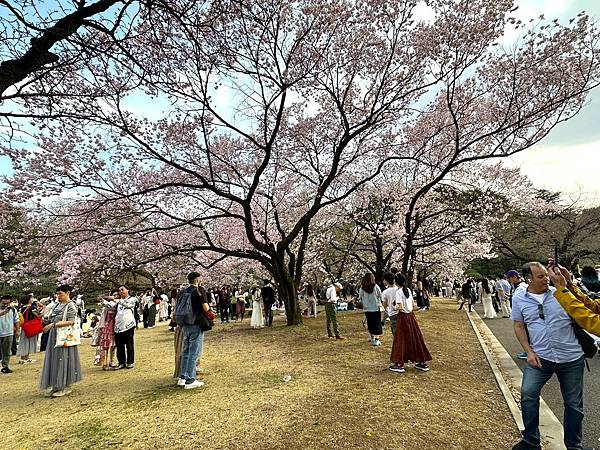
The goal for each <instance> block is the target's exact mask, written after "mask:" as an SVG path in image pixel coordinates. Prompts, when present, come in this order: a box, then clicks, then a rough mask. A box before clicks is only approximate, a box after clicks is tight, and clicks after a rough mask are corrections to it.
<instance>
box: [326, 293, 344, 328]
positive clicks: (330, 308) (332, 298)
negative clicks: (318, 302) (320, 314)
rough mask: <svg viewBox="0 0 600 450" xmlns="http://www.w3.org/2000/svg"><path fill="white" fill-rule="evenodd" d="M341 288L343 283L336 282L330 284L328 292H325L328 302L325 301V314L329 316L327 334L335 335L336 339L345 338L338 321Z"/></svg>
mask: <svg viewBox="0 0 600 450" xmlns="http://www.w3.org/2000/svg"><path fill="white" fill-rule="evenodd" d="M341 290H342V285H341V284H340V283H334V284H331V285H329V287H328V288H327V292H326V293H325V297H326V299H327V303H325V316H326V317H327V336H329V337H334V336H335V338H336V339H345V337H344V336H342V335H341V334H340V330H339V329H338V323H337V310H336V307H337V300H338V296H337V294H338V292H340V291H341Z"/></svg>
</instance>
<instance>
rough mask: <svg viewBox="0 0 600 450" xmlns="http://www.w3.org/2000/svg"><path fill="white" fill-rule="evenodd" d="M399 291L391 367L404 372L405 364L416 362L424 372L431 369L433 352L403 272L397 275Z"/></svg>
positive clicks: (394, 370) (395, 370)
mask: <svg viewBox="0 0 600 450" xmlns="http://www.w3.org/2000/svg"><path fill="white" fill-rule="evenodd" d="M396 284H397V285H398V291H397V292H396V310H397V311H398V314H397V315H396V332H395V333H394V341H393V343H392V353H391V355H390V362H391V364H390V366H389V369H390V370H391V371H392V372H397V373H404V372H405V371H406V369H405V368H404V365H405V364H406V363H408V362H414V363H415V369H417V370H420V371H422V372H427V371H429V366H428V365H427V362H428V361H431V359H432V358H431V354H430V353H429V350H428V349H427V346H426V345H425V340H424V339H423V334H422V333H421V329H420V328H419V323H418V322H417V318H416V317H415V314H414V313H413V308H414V302H413V296H412V292H411V291H410V289H409V288H408V287H406V278H405V277H404V275H402V274H398V276H397V277H396Z"/></svg>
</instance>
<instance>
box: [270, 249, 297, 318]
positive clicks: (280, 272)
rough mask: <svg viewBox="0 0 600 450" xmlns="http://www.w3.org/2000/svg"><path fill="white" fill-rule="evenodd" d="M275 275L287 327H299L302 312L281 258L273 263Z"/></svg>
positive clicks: (293, 286)
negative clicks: (275, 270) (283, 306)
mask: <svg viewBox="0 0 600 450" xmlns="http://www.w3.org/2000/svg"><path fill="white" fill-rule="evenodd" d="M275 266H276V267H277V273H275V274H273V275H274V277H275V282H276V283H277V293H278V294H279V298H280V299H281V300H282V301H283V304H284V305H285V315H286V319H287V324H288V325H299V324H301V323H302V312H301V311H300V305H299V304H298V291H297V290H296V284H295V283H294V279H293V277H292V276H291V274H290V272H289V270H288V268H287V265H286V264H285V261H284V260H283V258H278V260H277V261H276V262H275Z"/></svg>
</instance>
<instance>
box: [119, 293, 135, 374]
mask: <svg viewBox="0 0 600 450" xmlns="http://www.w3.org/2000/svg"><path fill="white" fill-rule="evenodd" d="M119 297H120V298H118V299H117V301H116V303H117V314H116V316H115V336H114V337H115V345H116V347H117V361H118V363H119V365H118V366H117V367H116V368H115V370H120V369H132V368H133V366H134V365H135V350H134V342H133V336H134V332H135V323H136V322H135V316H134V315H133V310H134V308H135V303H136V299H135V297H130V296H129V288H128V287H127V286H126V285H121V286H119Z"/></svg>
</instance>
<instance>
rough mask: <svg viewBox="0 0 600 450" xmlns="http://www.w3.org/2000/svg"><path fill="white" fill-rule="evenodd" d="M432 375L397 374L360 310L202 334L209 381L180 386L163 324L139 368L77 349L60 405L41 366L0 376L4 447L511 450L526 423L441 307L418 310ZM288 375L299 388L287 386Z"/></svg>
mask: <svg viewBox="0 0 600 450" xmlns="http://www.w3.org/2000/svg"><path fill="white" fill-rule="evenodd" d="M417 317H418V319H419V322H420V324H421V327H422V330H423V334H424V336H425V339H426V341H427V343H428V346H429V349H430V351H431V353H432V355H433V357H434V361H433V362H432V363H431V369H432V370H431V371H430V372H428V373H420V372H416V371H415V370H414V369H413V368H410V369H408V370H407V372H406V373H405V374H396V373H392V372H390V371H388V370H387V366H388V362H389V361H388V358H389V353H390V349H391V342H390V336H389V331H388V330H386V332H387V333H388V334H386V335H384V337H383V339H382V341H383V345H382V346H381V347H379V348H374V347H371V346H370V345H369V344H368V342H367V339H368V336H367V334H366V332H365V330H364V329H363V327H362V324H361V319H362V314H360V313H359V312H349V313H342V314H339V315H338V318H339V321H340V328H341V330H342V332H343V334H344V335H345V336H346V337H347V338H348V339H347V340H345V341H336V340H334V339H328V338H327V336H326V333H325V323H324V320H325V318H324V314H320V315H319V317H318V318H317V319H316V320H315V319H312V320H307V321H306V323H305V325H303V326H299V327H286V326H284V325H283V323H284V322H283V317H279V316H278V317H277V320H276V323H275V327H274V328H273V329H263V330H257V331H256V330H251V329H250V328H249V323H248V319H246V323H245V324H230V325H227V326H217V327H216V329H215V330H213V331H211V332H209V333H208V334H207V335H206V339H205V347H204V349H205V351H204V356H203V358H202V366H203V367H204V368H205V369H206V374H205V375H204V380H205V381H206V386H205V387H203V388H200V389H196V390H187V391H186V390H183V389H181V388H177V387H176V386H175V383H174V380H173V379H172V378H171V375H172V372H173V368H172V356H173V350H172V339H173V334H172V333H169V332H168V331H167V328H166V326H165V324H164V323H163V324H159V326H157V327H156V328H155V329H152V330H139V331H138V333H137V334H136V352H137V356H136V360H137V362H136V367H135V369H133V370H123V371H118V372H103V371H102V370H100V369H99V368H97V367H94V366H92V359H93V349H92V348H91V347H90V346H89V345H88V344H87V343H86V344H84V345H82V346H81V348H80V351H81V356H82V363H83V366H84V380H83V382H81V383H79V384H78V385H76V386H75V387H74V390H73V393H72V394H71V395H70V396H68V397H64V398H62V399H47V398H44V397H42V396H41V395H40V394H39V393H38V392H37V391H36V389H35V388H36V386H37V382H38V376H39V371H40V368H41V355H39V354H38V355H36V356H38V358H40V361H38V363H36V364H34V365H30V366H17V365H16V360H15V359H13V362H14V364H13V367H14V369H16V370H15V372H14V373H13V374H12V375H4V376H2V377H1V378H0V383H1V384H0V394H1V395H2V397H1V398H2V413H3V416H4V417H3V419H4V420H3V423H4V426H3V427H2V431H0V442H2V447H4V448H21V449H23V448H27V449H38V448H39V449H48V448H63V449H74V448H85V449H100V448H128V449H146V448H160V449H163V448H164V449H166V448H169V449H197V448H202V449H273V448H286V449H334V448H336V449H388V448H389V449H417V448H418V449H434V448H435V449H451V448H452V449H477V450H481V449H493V450H498V449H504V448H509V447H510V444H511V443H513V442H515V441H516V440H517V439H518V433H517V429H516V426H515V424H514V422H513V420H512V418H511V416H510V414H509V412H508V408H507V407H506V404H505V403H504V400H503V398H502V396H501V394H500V393H499V390H498V388H497V386H496V384H495V381H494V378H493V375H492V373H491V371H490V369H489V366H488V365H487V363H486V361H485V357H484V355H483V352H482V351H481V348H480V347H479V344H478V342H477V340H476V338H475V335H474V334H473V331H472V329H471V327H470V324H469V322H468V320H467V318H466V317H465V315H464V312H462V311H460V312H458V311H456V307H455V304H454V303H452V302H449V301H443V300H437V301H435V302H434V305H433V309H432V310H431V311H429V312H425V313H418V315H417ZM286 374H290V375H291V376H292V380H291V381H290V382H284V381H283V376H284V375H286Z"/></svg>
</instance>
